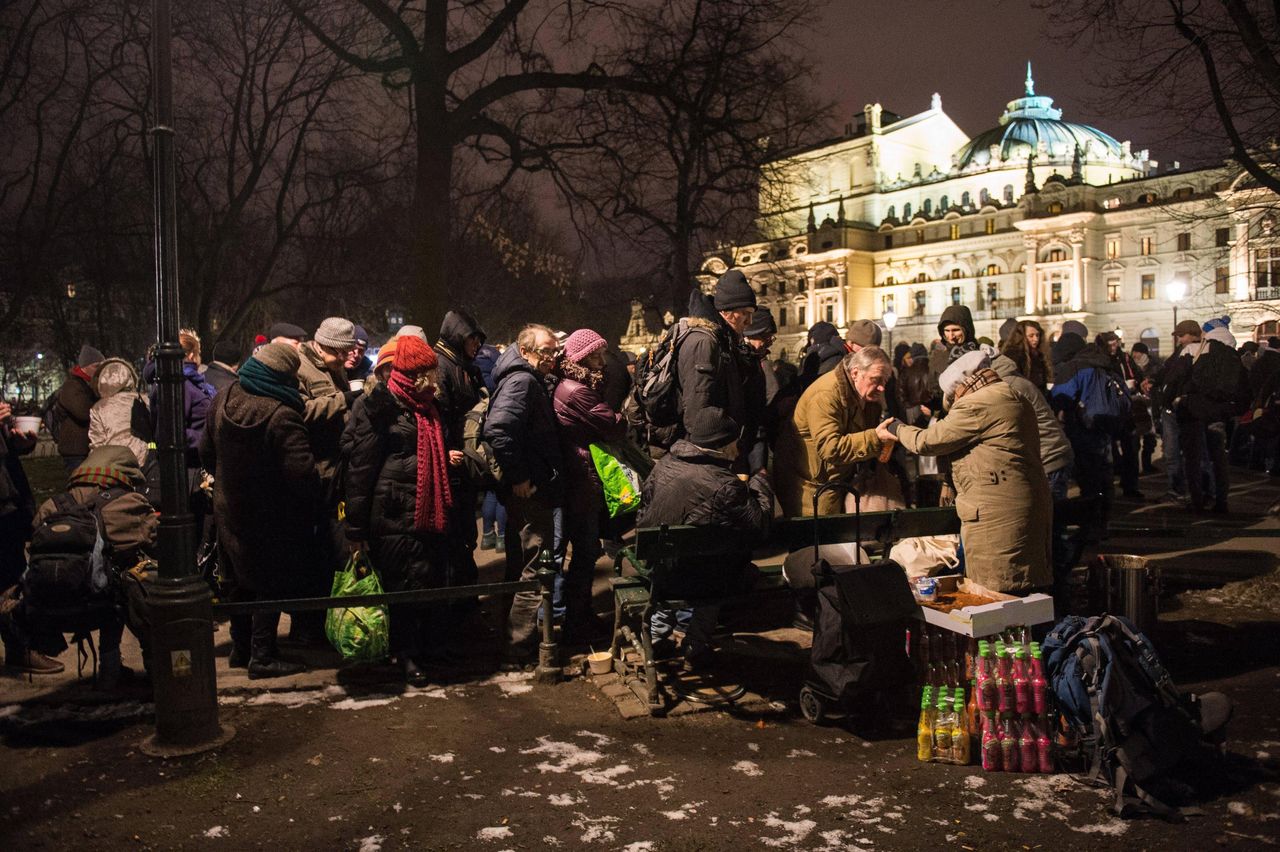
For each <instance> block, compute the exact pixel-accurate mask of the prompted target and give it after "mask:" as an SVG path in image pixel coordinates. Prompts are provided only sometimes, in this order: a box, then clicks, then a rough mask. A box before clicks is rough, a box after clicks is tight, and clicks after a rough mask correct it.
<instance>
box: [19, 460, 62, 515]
mask: <svg viewBox="0 0 1280 852" xmlns="http://www.w3.org/2000/svg"><path fill="white" fill-rule="evenodd" d="M22 467H23V469H24V470H26V472H27V479H28V480H30V482H31V492H32V494H34V495H35V498H36V505H37V506H39V505H40V504H41V503H43V502H44V501H45V500H48V499H49V498H50V497H52V496H53V495H55V494H60V493H62V492H63V491H64V490H65V489H66V487H67V469H66V467H65V466H64V465H63V464H62V456H40V457H36V456H23V457H22Z"/></svg>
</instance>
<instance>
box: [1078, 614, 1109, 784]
mask: <svg viewBox="0 0 1280 852" xmlns="http://www.w3.org/2000/svg"><path fill="white" fill-rule="evenodd" d="M1101 655H1102V643H1101V642H1099V641H1098V638H1097V636H1096V635H1095V634H1094V633H1093V632H1092V631H1090V632H1088V633H1084V632H1081V634H1080V635H1079V644H1078V645H1077V646H1076V659H1078V660H1079V661H1080V670H1081V671H1082V672H1083V673H1084V677H1083V678H1082V680H1083V681H1084V686H1085V690H1086V691H1087V692H1088V694H1089V717H1090V726H1089V727H1090V732H1089V735H1088V736H1086V737H1084V739H1083V741H1082V742H1083V743H1084V745H1085V746H1086V747H1087V748H1088V750H1089V755H1090V756H1089V772H1088V776H1087V777H1088V780H1089V782H1090V783H1092V784H1100V783H1102V782H1101V781H1100V780H1099V779H1100V778H1101V777H1102V771H1103V769H1104V768H1105V763H1106V759H1105V757H1106V753H1107V752H1108V751H1109V749H1110V747H1109V745H1108V741H1109V733H1110V731H1109V730H1108V728H1107V722H1106V720H1105V719H1104V718H1103V717H1102V707H1101V695H1102V684H1101V683H1100V681H1101V677H1102V674H1101V672H1102V667H1101V665H1100V662H1101Z"/></svg>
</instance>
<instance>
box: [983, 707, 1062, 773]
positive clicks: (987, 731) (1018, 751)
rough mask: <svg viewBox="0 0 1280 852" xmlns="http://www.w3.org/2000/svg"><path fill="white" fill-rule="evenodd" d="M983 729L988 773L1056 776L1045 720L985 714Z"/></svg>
mask: <svg viewBox="0 0 1280 852" xmlns="http://www.w3.org/2000/svg"><path fill="white" fill-rule="evenodd" d="M981 728H982V733H981V740H982V745H981V753H982V768H983V769H985V770H986V771H987V772H1053V751H1052V747H1051V743H1050V741H1049V723H1048V720H1047V719H1046V718H1045V717H1044V716H1039V717H1037V716H1032V715H1027V716H1023V717H1018V716H1017V715H1015V714H1013V713H999V714H997V713H994V712H990V711H984V712H983V714H982V725H981Z"/></svg>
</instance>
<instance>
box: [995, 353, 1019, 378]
mask: <svg viewBox="0 0 1280 852" xmlns="http://www.w3.org/2000/svg"><path fill="white" fill-rule="evenodd" d="M991 369H993V370H995V371H996V375H997V376H999V377H1000V378H1002V379H1007V378H1009V377H1010V376H1014V375H1017V373H1018V365H1017V364H1015V363H1013V359H1012V358H1010V357H1009V356H1008V355H997V356H995V357H994V358H992V359H991Z"/></svg>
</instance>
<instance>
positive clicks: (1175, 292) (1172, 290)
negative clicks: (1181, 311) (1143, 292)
mask: <svg viewBox="0 0 1280 852" xmlns="http://www.w3.org/2000/svg"><path fill="white" fill-rule="evenodd" d="M1165 294H1166V295H1168V297H1169V301H1170V302H1174V303H1175V304H1176V303H1178V302H1181V301H1182V300H1183V299H1185V298H1186V297H1187V282H1186V281H1184V280H1183V279H1181V278H1175V279H1173V280H1172V281H1170V282H1169V283H1168V285H1167V286H1166V287H1165Z"/></svg>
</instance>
